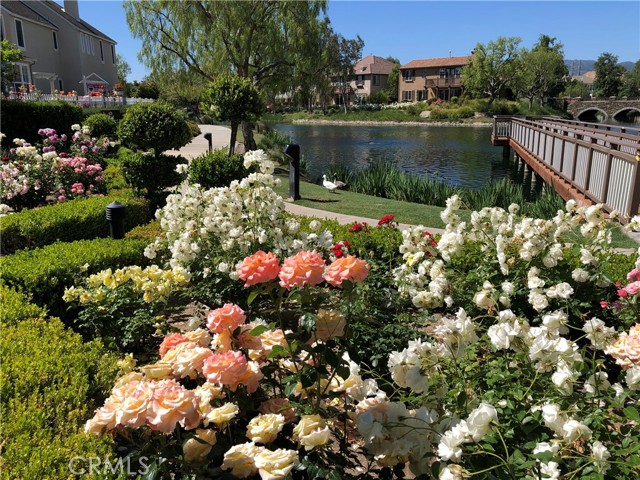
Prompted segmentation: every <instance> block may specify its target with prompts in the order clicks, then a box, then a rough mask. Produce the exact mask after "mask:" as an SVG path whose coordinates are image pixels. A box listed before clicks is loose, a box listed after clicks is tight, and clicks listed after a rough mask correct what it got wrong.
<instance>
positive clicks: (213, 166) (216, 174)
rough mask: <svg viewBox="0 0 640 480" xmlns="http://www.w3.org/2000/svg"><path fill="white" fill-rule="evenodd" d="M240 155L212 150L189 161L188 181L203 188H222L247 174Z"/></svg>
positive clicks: (221, 150) (222, 150) (223, 150)
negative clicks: (230, 154)
mask: <svg viewBox="0 0 640 480" xmlns="http://www.w3.org/2000/svg"><path fill="white" fill-rule="evenodd" d="M247 173H248V172H247V170H246V169H245V168H244V166H243V159H242V155H232V156H231V157H230V156H228V155H227V152H226V149H220V150H214V151H213V152H209V153H205V154H204V155H200V156H199V157H196V158H194V159H193V160H191V163H190V165H189V180H190V181H191V183H199V184H200V185H201V186H203V187H204V188H214V187H224V186H227V185H229V184H230V183H231V182H232V181H233V180H241V179H242V178H244V177H245V176H246V174H247Z"/></svg>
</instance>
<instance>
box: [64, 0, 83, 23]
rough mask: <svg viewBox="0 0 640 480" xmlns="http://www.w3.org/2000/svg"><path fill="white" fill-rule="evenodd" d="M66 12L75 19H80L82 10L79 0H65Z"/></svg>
mask: <svg viewBox="0 0 640 480" xmlns="http://www.w3.org/2000/svg"><path fill="white" fill-rule="evenodd" d="M64 11H65V12H67V13H68V14H69V15H71V16H72V17H73V18H77V19H79V18H80V10H79V9H78V0H64Z"/></svg>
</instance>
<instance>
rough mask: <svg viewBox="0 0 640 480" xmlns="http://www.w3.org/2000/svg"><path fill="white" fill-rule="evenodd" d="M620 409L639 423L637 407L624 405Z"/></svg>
mask: <svg viewBox="0 0 640 480" xmlns="http://www.w3.org/2000/svg"><path fill="white" fill-rule="evenodd" d="M622 411H623V413H624V414H625V415H626V417H627V418H628V419H630V420H633V421H634V422H638V423H640V413H638V410H637V409H635V408H633V407H626V408H625V409H623V410H622Z"/></svg>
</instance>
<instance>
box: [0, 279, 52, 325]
mask: <svg viewBox="0 0 640 480" xmlns="http://www.w3.org/2000/svg"><path fill="white" fill-rule="evenodd" d="M0 298H1V299H2V301H1V302H0V328H5V327H8V326H12V325H16V324H17V323H18V322H20V321H22V320H26V319H29V318H44V317H45V315H46V313H47V311H46V309H44V308H42V307H39V306H37V305H34V304H33V303H29V302H28V301H27V298H26V297H25V296H24V295H23V294H22V293H21V292H19V291H17V290H15V289H13V288H9V287H7V286H6V285H0Z"/></svg>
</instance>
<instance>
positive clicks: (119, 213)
mask: <svg viewBox="0 0 640 480" xmlns="http://www.w3.org/2000/svg"><path fill="white" fill-rule="evenodd" d="M105 212H106V217H107V221H108V222H109V235H111V238H113V239H114V240H119V239H121V238H124V217H125V215H126V213H127V207H126V206H125V205H123V204H122V203H120V202H115V201H114V202H111V203H110V204H109V205H107V207H106V209H105Z"/></svg>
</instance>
